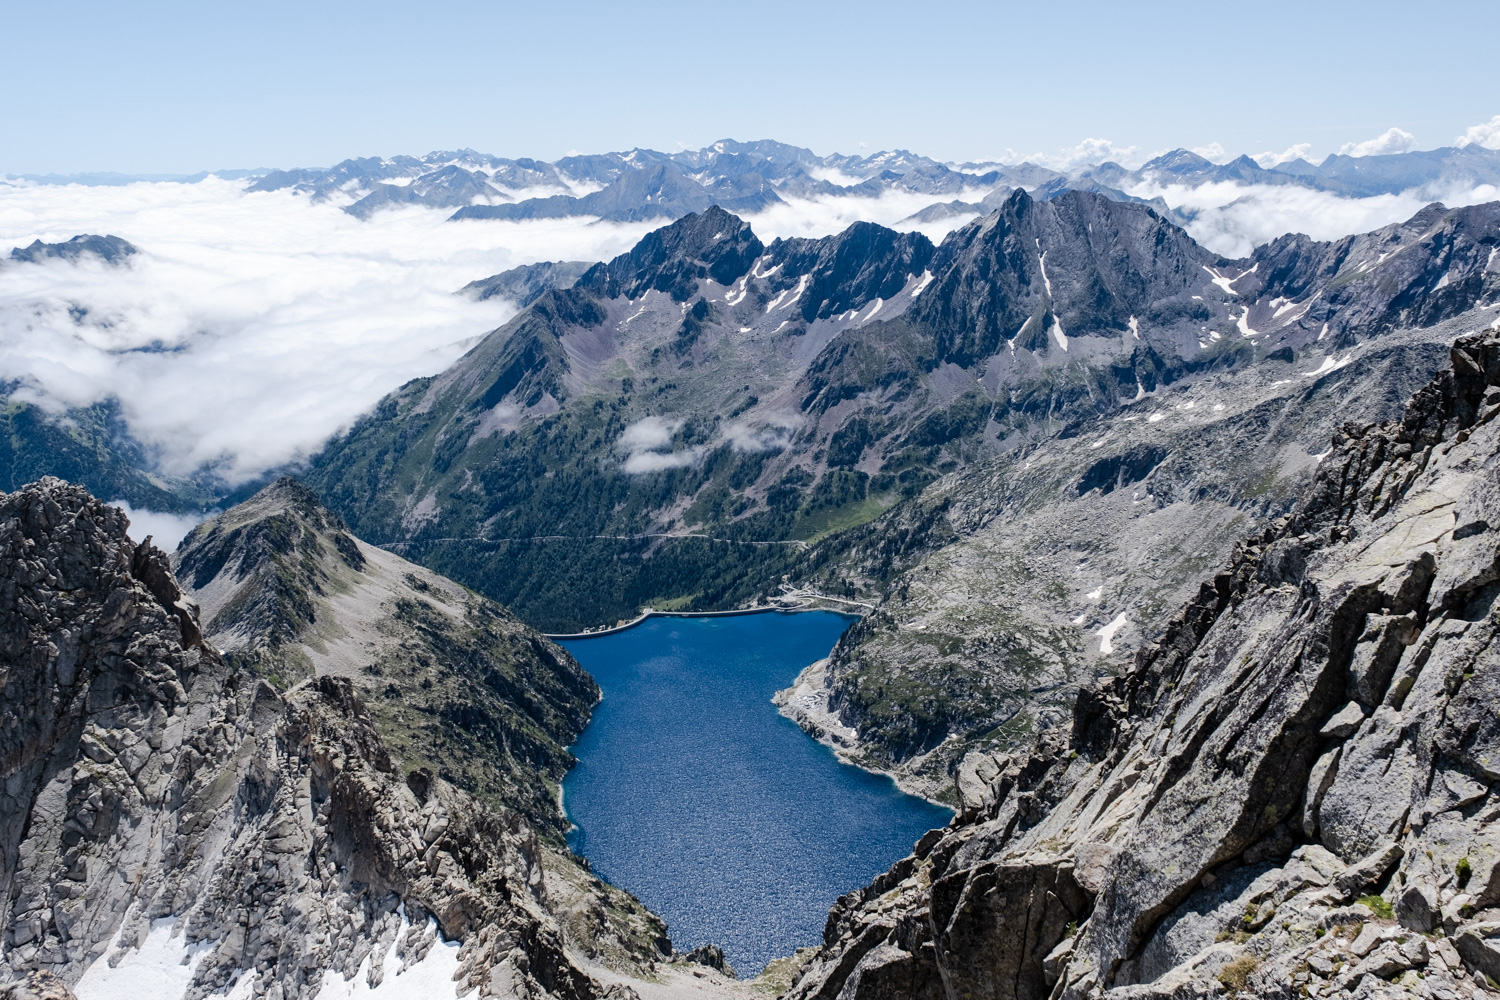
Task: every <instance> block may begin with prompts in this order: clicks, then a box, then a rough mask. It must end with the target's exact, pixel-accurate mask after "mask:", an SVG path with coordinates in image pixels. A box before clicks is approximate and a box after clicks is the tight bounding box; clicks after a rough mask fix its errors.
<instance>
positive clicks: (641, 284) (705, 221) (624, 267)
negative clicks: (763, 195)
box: [576, 205, 765, 302]
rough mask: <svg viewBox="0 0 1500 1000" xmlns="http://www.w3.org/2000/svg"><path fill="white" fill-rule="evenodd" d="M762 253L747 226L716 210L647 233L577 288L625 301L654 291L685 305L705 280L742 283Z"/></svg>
mask: <svg viewBox="0 0 1500 1000" xmlns="http://www.w3.org/2000/svg"><path fill="white" fill-rule="evenodd" d="M764 250H765V245H764V244H762V243H761V241H760V239H759V238H758V237H756V235H755V233H754V232H753V231H752V230H751V228H750V225H749V223H747V222H745V221H744V220H743V219H740V218H739V217H737V216H734V215H731V214H729V213H728V212H726V211H725V210H724V209H722V208H720V207H718V206H717V205H714V206H711V207H709V208H707V209H705V210H704V211H703V212H701V213H691V214H689V215H686V216H684V217H683V218H681V219H679V220H678V221H676V222H674V223H672V224H671V225H669V226H663V227H662V228H661V229H657V230H654V231H652V232H650V233H647V234H646V235H645V236H644V237H643V238H642V239H641V241H640V242H639V243H637V244H636V245H635V247H633V248H632V249H631V250H630V251H629V252H627V253H623V254H621V255H620V256H618V257H616V258H614V259H613V260H611V261H610V262H609V263H608V264H596V265H595V266H594V267H593V268H592V269H590V270H589V271H588V273H586V274H585V275H584V276H583V277H582V278H579V279H578V283H577V286H576V287H578V288H580V289H586V290H588V291H592V292H595V293H597V294H599V295H604V296H607V297H610V298H615V297H619V296H624V297H625V298H627V299H634V298H637V297H639V296H640V295H641V294H642V293H644V292H646V291H648V290H652V289H654V290H656V291H659V292H666V293H668V294H669V295H671V297H672V298H673V300H674V301H677V302H685V301H687V300H688V299H689V298H691V297H692V296H693V295H694V294H695V293H696V292H697V289H698V282H699V281H700V280H702V279H703V278H712V279H714V280H715V281H717V282H718V283H719V284H721V285H731V284H733V283H734V282H736V281H738V280H739V279H740V278H741V277H743V276H744V275H745V274H747V273H748V272H749V270H750V265H751V264H752V263H754V261H755V259H756V258H757V257H759V256H760V255H761V253H762V252H763V251H764Z"/></svg>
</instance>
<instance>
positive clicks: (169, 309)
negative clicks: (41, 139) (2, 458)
mask: <svg viewBox="0 0 1500 1000" xmlns="http://www.w3.org/2000/svg"><path fill="white" fill-rule="evenodd" d="M448 214H450V213H449V212H446V211H441V210H432V209H427V208H422V207H412V208H403V209H398V210H393V211H389V212H382V213H380V214H378V215H376V216H375V218H374V219H373V220H371V221H370V222H361V221H359V220H357V219H355V218H353V217H352V216H349V215H347V214H346V213H344V212H342V211H340V210H339V208H338V206H337V205H336V204H330V203H324V204H311V203H309V202H308V200H307V199H306V198H302V197H295V196H293V195H291V194H289V193H286V192H275V193H258V194H246V193H245V192H244V190H243V185H242V184H240V183H237V182H229V181H221V180H218V179H209V180H206V181H203V182H202V183H199V184H144V183H142V184H131V185H127V186H123V187H82V186H78V185H69V186H52V187H47V186H36V185H29V184H4V183H0V253H3V252H4V249H3V248H5V247H8V246H11V245H23V246H24V245H25V244H27V243H30V242H31V241H32V240H34V239H38V238H40V239H43V240H46V241H49V242H52V241H57V240H65V239H68V238H69V237H72V236H74V235H77V234H79V233H112V234H114V235H117V236H122V237H124V238H125V239H128V240H130V241H131V242H132V243H135V244H136V245H137V246H139V247H140V248H141V250H142V253H141V254H139V255H137V256H136V257H133V258H131V263H130V265H129V266H128V267H122V268H110V267H106V266H104V265H102V264H99V263H97V262H93V261H85V262H83V263H82V264H79V265H73V264H68V263H66V262H58V261H53V262H48V263H46V264H43V265H30V264H28V265H9V266H0V379H18V380H22V381H23V382H24V383H25V384H26V387H27V388H26V390H25V395H28V396H29V397H30V398H32V399H34V400H35V401H37V402H38V403H40V404H41V405H43V406H45V407H48V408H50V409H52V410H54V411H55V410H60V409H62V408H64V407H67V406H76V405H83V404H87V403H90V402H94V401H97V400H99V399H102V398H105V397H108V396H115V397H117V398H118V399H119V400H120V404H121V409H122V412H123V415H124V417H125V420H126V422H127V423H128V425H129V427H130V429H131V431H132V432H133V433H134V434H135V435H136V436H137V437H138V438H140V439H141V440H142V441H143V442H144V443H145V444H146V445H147V446H148V447H149V448H151V449H152V451H153V452H154V453H155V454H157V455H158V456H159V458H160V462H161V466H162V471H165V472H167V473H170V474H177V475H181V474H185V473H188V472H191V471H192V470H194V469H196V468H198V467H200V466H201V465H202V464H204V463H219V465H218V468H219V471H220V473H221V474H222V475H224V476H225V477H226V478H227V479H228V480H230V481H231V482H238V481H243V480H245V479H248V478H251V477H252V476H254V475H256V474H257V473H259V472H261V471H263V470H265V469H268V468H272V467H274V466H277V465H280V464H282V463H284V462H287V461H290V460H294V459H295V458H297V457H298V456H299V455H306V454H308V453H310V452H313V451H315V450H316V449H317V448H318V447H320V446H321V444H322V443H323V442H324V441H325V440H326V439H327V437H328V435H330V434H331V433H333V432H334V431H336V430H338V429H339V428H340V427H341V426H344V425H346V424H348V423H349V422H350V421H352V420H353V419H354V418H355V417H357V416H358V415H359V414H360V413H362V412H364V411H366V410H367V409H369V407H370V406H372V405H373V404H374V403H375V402H376V401H377V400H378V399H380V397H381V396H382V395H384V394H385V393H387V392H389V391H391V390H392V389H394V388H395V387H396V386H398V385H400V384H401V383H403V382H405V381H407V380H408V379H411V378H414V377H416V376H421V375H431V374H435V373H437V372H439V371H442V370H443V369H444V368H446V367H447V366H448V365H449V364H451V363H452V362H453V361H454V360H455V359H457V357H458V356H459V355H460V354H462V353H463V351H464V350H466V349H467V348H468V346H470V345H472V344H473V343H474V341H475V340H476V339H477V338H478V337H480V336H482V335H483V334H484V333H486V332H488V331H489V330H491V329H494V328H495V327H496V326H498V325H500V324H501V323H502V322H503V321H504V320H505V319H506V318H508V317H509V316H510V315H511V313H512V312H513V311H514V308H513V306H511V305H509V304H507V303H505V302H503V301H500V300H491V301H489V302H486V303H476V302H473V301H471V300H470V299H468V298H467V297H465V296H456V295H453V294H452V292H453V291H454V290H455V289H457V288H460V287H462V286H463V285H464V284H466V283H467V282H469V281H472V280H474V279H476V278H482V277H485V276H487V275H490V274H494V273H496V272H497V271H501V270H504V269H505V268H507V267H513V266H515V265H517V264H522V263H528V262H531V261H535V260H598V259H606V258H608V257H610V256H613V255H615V254H617V253H620V252H622V251H624V250H626V249H628V248H629V247H630V246H631V245H633V244H634V243H635V242H636V241H637V240H638V239H639V238H640V237H641V236H642V235H643V234H644V233H645V232H647V231H649V230H650V229H652V228H655V227H654V225H652V224H647V223H640V224H633V225H613V224H596V223H594V220H592V219H589V218H578V219H561V220H548V221H535V222H517V223H511V222H494V221H487V222H480V223H449V222H446V221H444V220H445V219H446V217H447V215H448ZM80 310H87V312H86V313H81V312H80ZM80 317H81V318H80Z"/></svg>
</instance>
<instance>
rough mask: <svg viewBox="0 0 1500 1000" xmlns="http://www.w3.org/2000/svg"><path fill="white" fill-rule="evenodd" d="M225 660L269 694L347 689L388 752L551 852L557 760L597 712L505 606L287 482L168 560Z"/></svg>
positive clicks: (560, 770) (565, 758)
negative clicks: (378, 539) (520, 819)
mask: <svg viewBox="0 0 1500 1000" xmlns="http://www.w3.org/2000/svg"><path fill="white" fill-rule="evenodd" d="M173 565H174V568H175V570H176V572H177V575H178V578H179V579H181V580H182V581H183V583H184V584H185V585H186V586H187V588H188V591H189V593H190V594H191V595H192V597H193V598H194V599H195V600H197V601H198V603H199V605H200V608H201V617H202V621H203V631H204V635H205V636H206V637H207V638H208V640H209V641H210V642H212V643H213V644H214V645H215V646H216V647H217V648H218V649H220V650H221V651H222V652H223V653H224V654H225V656H226V658H227V660H228V661H229V663H230V664H231V665H233V666H235V667H238V668H240V669H244V670H247V671H249V672H251V673H253V674H254V675H256V676H261V677H266V678H268V679H270V680H271V681H272V682H273V683H274V684H276V685H277V686H278V687H280V688H286V687H290V686H292V685H295V684H297V683H298V682H300V681H302V680H305V679H308V678H314V677H343V678H347V679H348V680H349V681H350V683H351V684H352V685H353V689H354V691H355V692H356V693H357V694H358V696H359V697H360V699H361V700H362V701H364V703H365V705H366V706H367V709H368V711H369V712H370V715H371V717H372V718H373V719H374V722H375V726H376V728H377V729H378V730H379V732H380V734H381V738H382V739H383V741H384V743H385V745H386V747H387V748H388V749H389V751H390V752H391V753H392V754H393V755H394V756H396V757H397V758H398V759H400V760H401V761H403V763H404V765H405V766H406V767H407V768H408V769H411V768H415V767H427V768H429V769H431V770H432V771H433V772H434V773H436V774H438V775H440V776H441V777H442V778H444V779H445V780H447V781H450V782H452V783H453V784H455V785H457V786H458V787H460V788H463V789H464V790H465V791H467V792H469V793H470V794H472V795H474V796H475V797H477V798H479V799H481V800H483V801H485V802H487V803H489V804H491V805H494V806H497V807H504V808H508V809H511V810H514V811H516V812H518V813H520V814H521V815H522V816H524V817H525V818H526V820H527V821H528V822H529V823H531V824H532V825H533V826H534V827H536V828H537V829H538V830H541V831H543V833H544V834H545V835H547V836H549V837H550V838H551V839H553V840H554V841H557V842H560V840H561V837H562V834H563V832H564V831H565V829H566V828H567V819H566V817H565V816H564V815H563V814H562V811H561V808H560V807H559V804H558V794H557V789H558V783H559V782H560V781H561V780H562V777H563V775H564V774H565V773H566V772H567V770H568V768H569V767H570V766H571V765H572V763H573V758H572V756H571V755H570V754H569V753H568V752H567V750H566V749H565V748H566V747H567V746H568V745H570V744H571V743H573V741H574V740H576V739H577V738H578V735H579V733H581V732H582V731H583V727H584V725H585V724H586V723H587V722H588V717H589V713H590V711H591V710H592V708H593V706H594V704H595V703H597V702H598V700H599V687H598V685H597V684H595V683H594V681H593V679H592V678H591V677H589V676H588V674H587V673H586V672H585V671H584V670H583V668H582V667H580V666H579V665H578V664H577V663H576V662H575V661H574V660H573V658H572V657H571V656H569V655H568V654H567V653H566V652H565V651H563V650H562V649H561V648H559V647H557V646H555V645H553V644H552V643H551V642H548V641H547V640H545V639H543V638H542V637H541V636H539V635H537V634H536V633H535V632H533V631H532V630H531V629H529V628H527V627H526V626H524V625H522V624H521V623H520V622H519V621H517V620H516V618H515V617H514V616H513V615H511V614H510V613H509V612H508V611H506V610H505V609H504V608H503V607H501V606H499V605H498V604H495V603H494V602H493V601H489V600H486V599H484V598H482V597H480V596H479V595H477V594H475V593H473V592H472V591H469V590H466V589H465V588H463V587H460V586H458V585H457V584H455V583H453V582H452V581H451V580H447V579H445V578H443V577H440V576H438V575H437V574H435V573H433V572H431V571H430V570H427V569H424V568H422V567H420V566H417V565H414V564H412V563H409V562H407V561H406V560H404V559H402V558H401V557H400V556H396V555H393V554H391V553H389V552H385V551H383V550H381V549H378V548H375V547H374V546H371V545H367V544H365V543H364V542H362V541H360V540H359V539H357V538H355V537H353V536H352V535H350V534H349V533H348V532H347V530H345V528H344V526H343V524H342V523H341V522H340V521H339V519H338V517H337V516H336V515H334V514H332V513H331V512H329V511H328V510H326V509H324V508H323V507H322V505H321V504H319V503H318V501H317V499H316V498H315V497H314V496H313V495H312V493H311V492H310V491H309V490H308V489H307V488H306V487H304V486H303V485H302V484H301V483H298V482H297V481H296V480H293V479H290V478H288V479H282V480H280V481H278V482H276V483H273V484H272V485H270V486H268V487H266V488H265V489H264V490H262V491H261V492H259V493H257V494H256V495H255V496H254V497H252V498H250V499H249V500H247V501H245V502H244V503H242V504H239V505H238V506H236V507H233V508H231V509H230V510H228V511H226V512H224V513H222V514H219V515H218V516H216V517H214V518H212V519H210V520H209V521H207V522H205V523H203V524H201V525H199V526H198V527H197V528H195V529H194V530H193V531H192V533H191V534H189V535H188V537H187V538H185V539H184V540H183V543H182V545H181V546H180V547H179V548H178V550H177V551H176V552H175V553H174V554H173Z"/></svg>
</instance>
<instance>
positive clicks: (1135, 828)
mask: <svg viewBox="0 0 1500 1000" xmlns="http://www.w3.org/2000/svg"><path fill="white" fill-rule="evenodd" d="M1497 417H1500V333H1496V332H1490V333H1486V334H1482V335H1478V336H1470V337H1466V338H1463V339H1461V340H1459V341H1458V342H1457V343H1456V344H1455V345H1454V347H1453V350H1452V367H1451V369H1450V370H1448V371H1446V372H1443V373H1442V374H1441V375H1439V376H1438V377H1437V378H1436V379H1435V380H1434V381H1433V382H1432V383H1431V384H1430V385H1428V386H1427V387H1426V388H1424V389H1422V390H1421V391H1419V392H1418V393H1417V394H1416V395H1415V396H1414V397H1413V398H1412V400H1411V403H1410V404H1409V406H1408V407H1407V410H1406V414H1405V416H1404V418H1403V419H1402V420H1400V421H1396V422H1392V423H1388V424H1383V425H1357V424H1348V425H1345V427H1344V428H1343V430H1342V431H1341V432H1340V433H1339V435H1338V436H1337V437H1336V439H1335V442H1334V448H1333V450H1332V452H1331V453H1330V454H1329V456H1328V457H1327V458H1326V459H1325V460H1324V462H1323V463H1322V467H1321V469H1320V471H1319V474H1318V476H1317V478H1316V480H1315V483H1314V486H1313V488H1312V490H1311V491H1310V493H1309V494H1308V495H1307V496H1306V497H1305V498H1304V499H1303V501H1302V502H1301V503H1300V504H1299V505H1298V507H1297V509H1296V510H1295V512H1294V513H1293V514H1291V515H1290V516H1287V517H1284V518H1282V519H1280V520H1279V521H1277V522H1276V523H1275V524H1273V525H1272V526H1271V527H1269V528H1268V529H1266V530H1265V531H1264V532H1263V533H1262V534H1260V535H1259V536H1257V537H1254V538H1251V539H1249V540H1247V541H1245V542H1243V543H1241V544H1240V545H1238V546H1237V547H1236V549H1235V551H1234V553H1233V555H1232V557H1231V559H1230V560H1229V563H1228V564H1227V565H1226V566H1225V567H1224V568H1223V569H1222V570H1221V571H1220V572H1219V573H1217V574H1216V575H1215V576H1214V577H1213V578H1212V579H1211V580H1210V581H1208V582H1206V583H1204V584H1203V585H1202V587H1201V589H1200V590H1199V593H1198V595H1197V597H1196V598H1195V599H1194V600H1192V601H1191V602H1189V603H1188V604H1187V605H1186V606H1185V607H1183V608H1182V610H1181V611H1180V612H1179V613H1178V614H1177V615H1176V616H1175V617H1174V618H1173V619H1172V620H1171V621H1170V623H1169V624H1168V626H1167V628H1166V629H1165V631H1164V633H1163V634H1162V635H1161V636H1159V637H1158V638H1157V640H1156V641H1155V642H1152V643H1147V644H1145V645H1144V646H1143V647H1142V649H1141V651H1140V652H1139V653H1138V655H1137V657H1136V660H1135V663H1134V666H1133V667H1132V668H1131V669H1130V670H1128V671H1127V672H1125V673H1124V674H1122V675H1121V676H1119V677H1115V678H1111V679H1109V680H1107V681H1105V682H1103V683H1101V684H1098V685H1095V686H1094V687H1092V688H1089V689H1086V690H1085V691H1084V692H1083V693H1082V695H1081V697H1080V698H1079V700H1078V703H1077V705H1076V707H1075V709H1074V713H1073V721H1072V725H1071V727H1070V728H1069V729H1066V730H1063V729H1057V730H1051V731H1048V732H1046V733H1044V734H1042V735H1041V736H1040V737H1039V739H1038V740H1037V743H1036V746H1035V750H1034V752H1033V753H1032V754H1031V755H1030V756H1029V757H1028V756H1018V757H996V758H993V759H991V760H989V761H984V760H980V759H977V758H973V757H971V758H970V759H966V760H965V761H964V766H963V768H962V775H963V781H962V782H961V789H962V794H963V800H964V801H963V810H962V812H961V814H960V816H959V817H958V818H957V819H955V821H954V824H953V826H952V827H951V828H950V829H949V830H948V831H947V832H946V833H945V834H944V835H942V836H941V837H934V838H924V840H923V842H921V843H919V844H918V850H917V853H916V854H914V855H913V856H912V857H910V858H907V859H906V860H904V861H902V862H900V863H898V864H897V865H896V866H895V867H894V868H893V869H892V870H891V871H890V872H889V873H887V874H886V875H884V876H882V877H881V878H880V879H877V880H876V882H875V883H874V884H873V885H871V886H870V887H869V888H867V889H865V890H863V891H862V892H859V893H853V894H850V895H849V896H847V897H845V898H844V899H843V900H841V901H840V903H839V904H838V906H837V907H835V910H834V912H833V914H832V915H831V916H830V919H829V924H828V929H827V933H826V935H825V945H824V948H823V950H822V951H821V953H820V954H819V955H818V956H817V957H816V958H815V959H814V960H813V961H811V962H810V963H808V964H807V966H806V967H805V970H804V972H803V975H802V977H801V978H800V979H799V981H798V982H797V983H796V984H795V985H794V986H793V988H792V990H791V991H790V993H789V996H792V997H795V998H797V1000H802V998H813V997H818V998H828V1000H832V998H834V997H840V998H845V1000H855V998H860V997H884V996H898V995H899V996H933V997H937V996H944V997H948V998H952V1000H958V998H960V997H995V998H1012V997H1014V998H1022V997H1026V998H1029V997H1038V998H1043V997H1052V998H1083V997H1094V996H1100V995H1103V994H1104V993H1105V992H1106V991H1108V992H1109V994H1110V995H1111V996H1120V997H1131V998H1136V997H1163V998H1164V997H1189V996H1210V995H1221V994H1223V993H1225V992H1230V993H1243V994H1246V995H1256V996H1278V997H1283V996H1284V997H1294V996H1305V995H1312V996H1355V995H1358V996H1381V995H1386V994H1389V995H1392V996H1395V995H1398V994H1402V995H1409V994H1415V995H1418V996H1432V997H1441V998H1445V1000H1446V998H1449V997H1454V996H1474V995H1480V994H1487V993H1488V992H1489V991H1490V990H1491V989H1492V988H1493V987H1492V985H1491V984H1492V983H1493V981H1494V980H1493V979H1490V978H1486V977H1493V976H1496V974H1497V973H1496V971H1495V970H1496V969H1500V964H1497V963H1496V958H1495V956H1496V955H1500V920H1495V919H1493V918H1496V917H1500V910H1494V909H1491V908H1494V907H1497V906H1500V795H1497V794H1496V793H1495V791H1494V790H1493V788H1492V785H1493V783H1494V782H1495V781H1496V780H1497V779H1500V716H1497V714H1496V706H1497V705H1500V609H1497V607H1496V600H1497V597H1500V535H1496V534H1495V533H1494V532H1493V531H1492V530H1491V529H1490V527H1489V523H1490V521H1491V520H1493V519H1494V517H1495V515H1494V512H1495V511H1497V510H1500V419H1497ZM897 970H899V974H897ZM898 982H899V985H897V984H898Z"/></svg>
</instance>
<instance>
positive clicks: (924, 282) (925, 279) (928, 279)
mask: <svg viewBox="0 0 1500 1000" xmlns="http://www.w3.org/2000/svg"><path fill="white" fill-rule="evenodd" d="M930 284H932V272H931V271H923V272H922V279H921V280H920V281H918V282H917V287H916V288H913V289H912V290H911V297H912V298H916V297H917V296H918V295H921V294H922V293H923V292H924V291H926V290H927V286H928V285H930Z"/></svg>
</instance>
